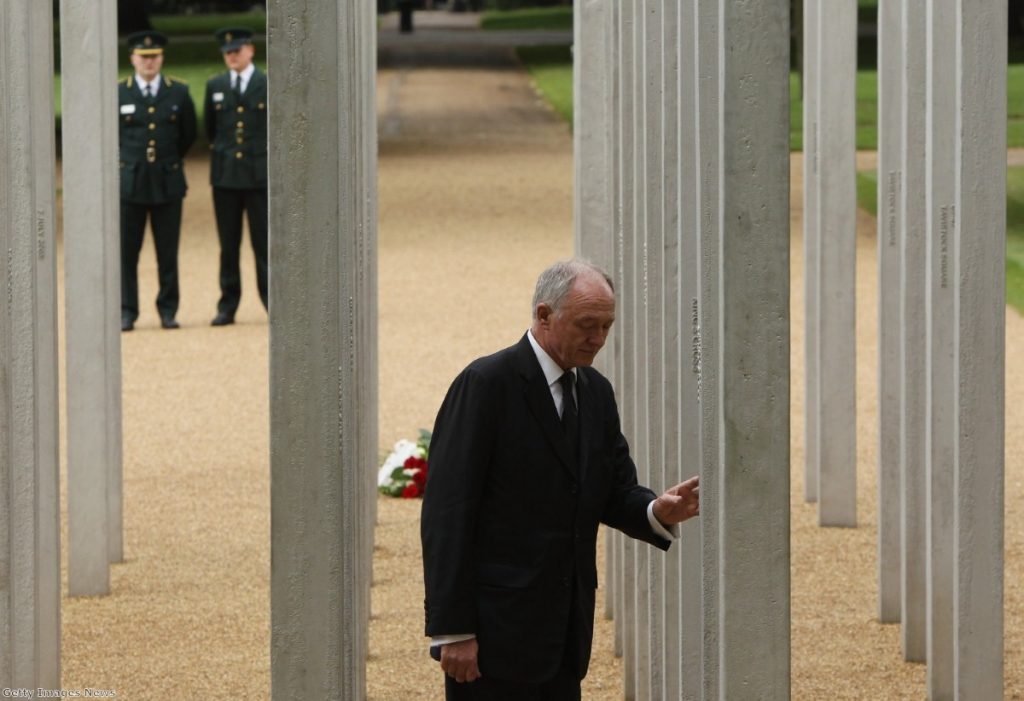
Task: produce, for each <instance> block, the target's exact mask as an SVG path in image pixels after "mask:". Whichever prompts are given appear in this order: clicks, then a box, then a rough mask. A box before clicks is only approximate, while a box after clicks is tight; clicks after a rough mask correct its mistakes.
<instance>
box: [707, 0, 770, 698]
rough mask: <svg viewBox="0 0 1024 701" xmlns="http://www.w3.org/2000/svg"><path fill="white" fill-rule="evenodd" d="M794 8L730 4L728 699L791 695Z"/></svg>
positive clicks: (725, 16) (725, 338)
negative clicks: (791, 22)
mask: <svg viewBox="0 0 1024 701" xmlns="http://www.w3.org/2000/svg"><path fill="white" fill-rule="evenodd" d="M789 5H790V3H789V2H788V0H759V1H758V2H736V1H735V0H722V2H721V4H720V12H721V15H720V16H721V18H722V24H721V27H720V33H719V37H718V38H719V47H720V48H719V56H720V60H721V66H720V69H719V79H720V81H721V83H720V84H721V85H722V86H728V87H727V89H723V90H721V91H720V96H721V101H722V102H721V104H720V106H719V110H720V111H719V112H718V117H719V123H720V126H721V130H722V131H721V133H720V134H719V138H720V153H721V159H722V161H721V163H720V166H719V169H718V172H719V174H720V176H721V183H720V188H721V189H720V195H719V202H720V205H719V206H720V210H719V212H720V213H719V217H720V218H719V222H718V224H719V232H720V234H719V235H720V237H721V238H720V243H721V248H720V255H721V259H720V261H719V275H720V277H719V281H718V282H719V300H720V303H721V308H720V309H719V317H718V319H717V320H716V321H717V324H718V329H719V334H720V336H719V339H718V343H719V344H720V345H719V350H718V354H717V359H718V362H720V363H721V365H720V368H719V376H718V386H717V387H716V390H717V391H718V397H719V402H720V404H719V407H718V416H717V421H718V424H719V427H720V429H719V430H720V434H719V444H718V446H719V452H720V454H721V460H722V464H721V467H720V470H719V472H718V473H717V474H708V475H704V480H707V482H712V481H714V482H717V484H718V488H719V494H718V500H717V503H716V504H714V505H713V508H714V510H713V511H711V512H709V511H708V510H707V509H706V506H707V505H705V506H704V507H702V509H701V513H702V516H701V518H702V520H704V519H708V518H710V519H717V521H718V534H717V535H718V538H717V546H718V548H719V554H718V563H719V567H718V570H717V572H718V576H719V577H720V581H719V585H718V595H719V598H718V607H719V608H718V618H719V625H720V629H719V631H718V633H719V639H718V647H719V656H720V659H719V669H718V672H719V678H720V679H719V689H718V694H717V698H721V699H736V698H747V697H750V696H754V695H756V696H757V697H759V698H788V697H789V692H790V606H789V592H790V587H789V582H790V557H789V553H790V547H789ZM752 271H757V272H756V274H752ZM709 360H710V359H709ZM704 480H702V492H703V484H705V483H706V482H704ZM754 689H756V691H753V690H754Z"/></svg>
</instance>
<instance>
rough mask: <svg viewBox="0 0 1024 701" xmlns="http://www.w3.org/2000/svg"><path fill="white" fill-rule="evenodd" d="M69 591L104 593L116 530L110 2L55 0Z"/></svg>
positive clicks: (117, 551) (117, 553)
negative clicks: (57, 16) (58, 60)
mask: <svg viewBox="0 0 1024 701" xmlns="http://www.w3.org/2000/svg"><path fill="white" fill-rule="evenodd" d="M60 12H61V26H62V27H63V30H64V31H62V32H61V74H62V78H63V81H62V86H63V87H62V90H61V95H62V101H63V122H62V133H63V139H62V142H63V153H62V155H63V158H62V162H63V176H64V258H65V260H66V261H67V264H66V265H65V266H64V278H65V285H64V291H65V310H66V314H65V316H66V319H67V322H66V331H67V350H66V362H67V455H68V537H69V539H70V542H69V544H68V593H69V594H71V595H72V596H95V595H99V594H108V593H109V592H110V573H109V570H110V568H109V564H108V563H109V562H119V561H120V560H121V559H122V558H123V548H122V538H121V532H122V526H121V330H120V327H119V326H118V320H119V319H120V312H121V294H120V282H119V281H120V235H119V229H120V217H119V210H118V208H119V200H118V182H117V149H118V143H117V140H118V134H117V86H116V82H115V80H114V79H113V77H114V76H116V75H117V3H116V2H115V0H101V1H100V2H94V1H93V0H62V2H61V7H60Z"/></svg>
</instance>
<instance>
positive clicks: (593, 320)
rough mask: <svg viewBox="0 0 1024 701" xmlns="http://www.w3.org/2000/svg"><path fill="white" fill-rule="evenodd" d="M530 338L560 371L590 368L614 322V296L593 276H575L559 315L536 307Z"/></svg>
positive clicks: (600, 278)
mask: <svg viewBox="0 0 1024 701" xmlns="http://www.w3.org/2000/svg"><path fill="white" fill-rule="evenodd" d="M536 311H537V319H536V321H535V322H534V325H533V335H534V337H535V338H536V339H537V342H538V343H540V345H541V347H542V348H543V349H544V350H545V351H547V354H548V355H550V356H551V359H552V360H554V361H555V362H556V363H558V365H559V366H560V367H561V368H562V369H563V370H568V369H569V368H574V367H590V366H591V365H592V364H593V363H594V358H595V357H596V356H597V352H598V351H599V350H601V348H603V347H604V342H605V341H606V340H607V339H608V332H609V331H610V330H611V328H612V322H614V321H615V295H614V294H613V293H612V291H611V288H609V287H608V283H607V282H605V280H604V278H602V277H601V276H599V275H596V274H594V273H583V274H580V275H579V276H577V278H576V280H575V281H574V282H573V285H572V287H571V288H570V290H569V293H568V294H567V295H566V296H565V299H564V300H562V305H561V307H559V309H558V311H552V310H551V308H550V307H548V305H546V304H539V305H537V310H536Z"/></svg>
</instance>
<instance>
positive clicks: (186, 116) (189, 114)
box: [178, 85, 197, 158]
mask: <svg viewBox="0 0 1024 701" xmlns="http://www.w3.org/2000/svg"><path fill="white" fill-rule="evenodd" d="M182 87H184V89H185V99H184V100H183V101H182V105H181V111H182V115H181V136H180V138H179V139H178V155H179V156H180V157H181V158H184V157H185V154H186V153H188V150H189V148H191V147H192V144H194V143H195V141H196V131H197V125H196V106H195V103H193V102H192V96H191V95H190V94H189V91H188V86H187V85H185V86H182Z"/></svg>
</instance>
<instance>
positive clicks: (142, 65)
mask: <svg viewBox="0 0 1024 701" xmlns="http://www.w3.org/2000/svg"><path fill="white" fill-rule="evenodd" d="M166 44H167V37H165V36H164V35H163V34H161V33H160V32H154V31H145V32H136V33H135V34H132V35H131V36H129V37H128V46H129V47H130V48H131V51H132V54H131V62H132V65H133V66H134V67H135V75H134V76H132V77H130V78H126V79H125V80H122V81H121V82H120V83H119V84H118V103H119V105H120V107H119V110H120V115H119V124H120V129H119V132H120V146H121V157H120V161H121V330H122V331H131V330H132V329H133V328H134V326H135V320H136V319H137V318H138V317H139V285H138V264H139V252H140V251H141V250H142V240H143V236H144V234H145V231H146V217H147V216H148V217H149V223H150V226H151V228H152V229H153V241H154V242H155V244H156V260H157V268H158V270H159V277H160V292H159V294H158V295H157V298H156V308H157V311H158V312H159V313H160V325H161V326H162V327H163V328H165V329H176V328H178V322H177V321H175V319H174V317H175V315H176V314H177V312H178V294H179V293H178V240H179V238H180V234H181V200H182V198H183V197H185V190H186V189H187V185H186V184H185V169H184V164H183V163H182V159H183V158H184V157H185V154H186V153H187V152H188V149H189V147H190V146H191V145H192V142H193V141H195V139H196V110H195V105H193V103H192V98H191V97H189V94H188V86H187V85H186V84H185V83H183V82H181V81H180V80H177V79H175V78H171V77H169V76H165V75H161V73H160V69H161V68H162V67H163V62H164V46H165V45H166Z"/></svg>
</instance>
